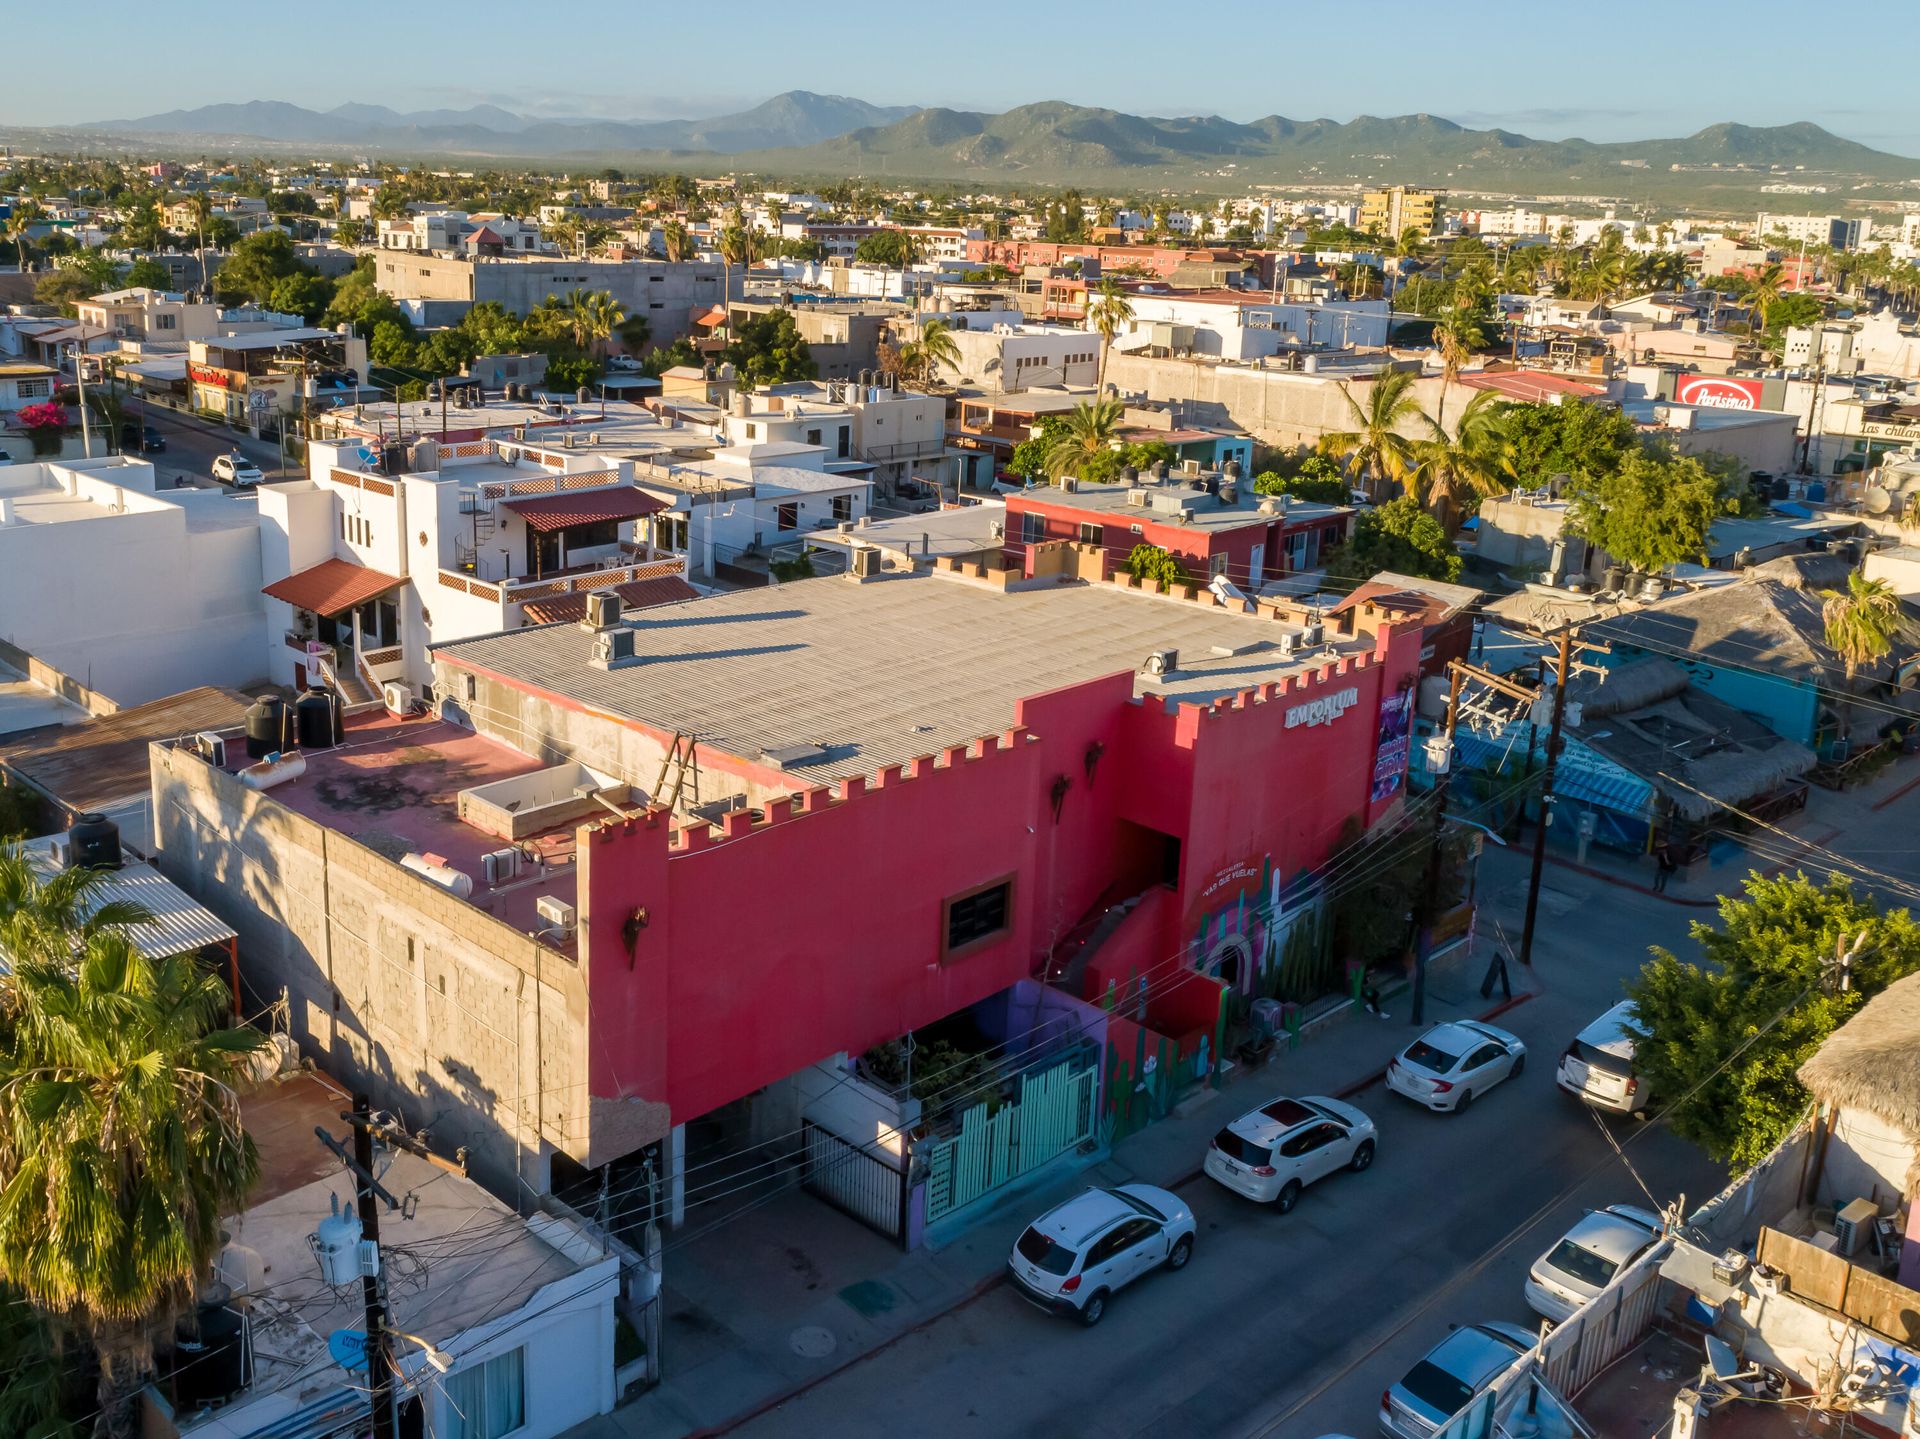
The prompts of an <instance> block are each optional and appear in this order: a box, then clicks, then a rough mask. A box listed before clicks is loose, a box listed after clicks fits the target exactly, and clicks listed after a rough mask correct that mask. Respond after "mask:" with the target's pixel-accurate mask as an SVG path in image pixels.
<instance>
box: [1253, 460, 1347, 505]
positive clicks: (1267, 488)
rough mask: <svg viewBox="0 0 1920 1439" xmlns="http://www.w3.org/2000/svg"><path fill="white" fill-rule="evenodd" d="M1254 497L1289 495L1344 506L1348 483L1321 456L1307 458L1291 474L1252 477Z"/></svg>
mask: <svg viewBox="0 0 1920 1439" xmlns="http://www.w3.org/2000/svg"><path fill="white" fill-rule="evenodd" d="M1253 492H1254V493H1255V494H1256V495H1292V496H1293V497H1294V498H1295V499H1296V500H1306V501H1308V502H1309V503H1311V504H1316V505H1344V504H1345V503H1346V502H1347V482H1346V479H1345V477H1344V476H1342V475H1341V473H1340V469H1339V467H1338V466H1337V465H1335V464H1334V463H1333V461H1332V460H1329V459H1328V458H1327V457H1326V456H1324V455H1308V456H1307V457H1306V458H1305V459H1304V460H1302V461H1301V462H1300V464H1299V465H1298V466H1297V467H1296V468H1295V469H1294V471H1293V473H1292V474H1291V475H1283V474H1281V473H1279V472H1278V471H1277V470H1263V471H1261V472H1260V473H1259V474H1258V475H1255V476H1254V478H1253Z"/></svg>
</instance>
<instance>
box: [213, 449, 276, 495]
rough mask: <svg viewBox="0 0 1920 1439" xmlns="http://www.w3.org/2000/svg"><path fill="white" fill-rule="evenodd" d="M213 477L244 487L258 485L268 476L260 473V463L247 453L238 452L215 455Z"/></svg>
mask: <svg viewBox="0 0 1920 1439" xmlns="http://www.w3.org/2000/svg"><path fill="white" fill-rule="evenodd" d="M213 477H214V478H215V479H216V480H224V481H225V482H226V483H227V484H230V485H239V486H241V487H242V488H245V487H246V486H249V485H257V484H259V483H260V482H261V480H263V479H265V478H266V477H265V476H264V475H262V474H261V473H260V467H259V466H258V465H256V464H255V463H254V462H253V461H252V460H250V459H248V458H247V457H246V456H245V455H242V454H239V453H237V452H236V453H234V454H231V455H215V456H214V458H213Z"/></svg>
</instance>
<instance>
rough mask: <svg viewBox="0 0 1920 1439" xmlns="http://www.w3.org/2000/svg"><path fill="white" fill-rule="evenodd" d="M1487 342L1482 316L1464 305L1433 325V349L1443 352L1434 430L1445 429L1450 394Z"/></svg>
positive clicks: (1447, 312)
mask: <svg viewBox="0 0 1920 1439" xmlns="http://www.w3.org/2000/svg"><path fill="white" fill-rule="evenodd" d="M1486 343H1487V331H1486V328H1485V326H1483V325H1482V324H1481V323H1480V316H1479V315H1478V314H1476V313H1475V312H1474V311H1473V310H1470V309H1468V308H1467V307H1466V306H1465V305H1454V306H1453V307H1452V308H1450V309H1448V310H1446V311H1445V312H1443V313H1442V314H1441V316H1440V318H1439V319H1437V320H1435V321H1434V322H1433V347H1434V348H1435V349H1436V350H1438V351H1439V352H1440V404H1439V406H1438V407H1437V409H1438V413H1437V414H1435V416H1434V428H1436V429H1442V430H1444V426H1445V424H1446V415H1447V391H1448V390H1450V389H1452V388H1453V383H1454V381H1455V380H1457V379H1459V378H1460V369H1461V367H1462V366H1463V365H1465V364H1466V363H1467V361H1468V360H1469V359H1471V358H1472V357H1473V352H1474V351H1475V350H1478V349H1480V348H1481V347H1483V346H1484V345H1485V344H1486Z"/></svg>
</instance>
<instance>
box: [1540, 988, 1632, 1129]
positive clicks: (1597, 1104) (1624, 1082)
mask: <svg viewBox="0 0 1920 1439" xmlns="http://www.w3.org/2000/svg"><path fill="white" fill-rule="evenodd" d="M1633 1022H1634V1019H1633V1001H1632V1000H1630V999H1623V1000H1621V1001H1620V1003H1618V1004H1616V1005H1615V1006H1614V1007H1613V1008H1612V1009H1610V1010H1608V1011H1607V1012H1606V1013H1605V1014H1603V1015H1601V1016H1600V1017H1599V1018H1598V1019H1596V1020H1594V1022H1593V1023H1592V1024H1589V1025H1588V1026H1587V1027H1586V1028H1585V1029H1583V1030H1581V1031H1580V1033H1579V1034H1577V1035H1575V1036H1574V1040H1573V1043H1572V1044H1569V1045H1568V1046H1567V1052H1566V1053H1565V1054H1563V1055H1561V1056H1560V1068H1559V1071H1558V1072H1557V1073H1556V1074H1555V1075H1554V1079H1555V1081H1556V1082H1557V1083H1558V1084H1559V1086H1560V1087H1561V1088H1562V1089H1564V1090H1566V1091H1567V1093H1569V1094H1571V1095H1574V1096H1576V1097H1577V1098H1580V1099H1583V1100H1585V1101H1586V1102H1587V1103H1588V1104H1591V1105H1592V1106H1593V1107H1594V1108H1595V1109H1607V1110H1611V1111H1612V1112H1613V1113H1615V1114H1642V1113H1644V1112H1645V1110H1646V1107H1647V1101H1648V1100H1649V1099H1650V1098H1651V1097H1652V1094H1651V1091H1650V1090H1649V1089H1648V1087H1647V1086H1646V1085H1644V1084H1642V1083H1641V1082H1640V1077H1639V1076H1638V1075H1637V1074H1635V1073H1634V1072H1633V1050H1634V1045H1635V1044H1636V1043H1637V1042H1638V1040H1639V1035H1638V1034H1637V1033H1636V1032H1635V1030H1634V1029H1633Z"/></svg>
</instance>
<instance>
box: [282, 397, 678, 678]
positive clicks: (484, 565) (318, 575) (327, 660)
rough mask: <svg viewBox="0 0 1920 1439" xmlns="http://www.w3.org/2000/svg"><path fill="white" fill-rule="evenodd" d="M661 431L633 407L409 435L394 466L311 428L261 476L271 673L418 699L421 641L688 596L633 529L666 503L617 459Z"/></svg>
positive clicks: (645, 448) (673, 565) (626, 461)
mask: <svg viewBox="0 0 1920 1439" xmlns="http://www.w3.org/2000/svg"><path fill="white" fill-rule="evenodd" d="M642 432H645V433H642ZM665 433H669V432H667V431H666V429H665V427H664V426H662V425H660V424H659V423H658V422H656V421H653V420H652V418H651V416H645V417H642V416H641V414H640V413H639V412H635V413H634V416H633V418H631V419H625V420H622V421H619V422H616V423H615V424H613V425H610V426H609V428H608V429H607V430H606V431H605V432H601V431H597V430H596V431H586V430H584V428H581V429H578V430H576V429H575V428H572V427H568V428H560V427H555V428H554V429H552V430H550V431H549V432H548V433H547V435H545V436H544V437H540V438H528V439H515V438H513V437H512V436H511V435H509V436H506V437H500V438H495V437H492V436H485V437H482V438H477V439H469V440H462V441H459V442H457V443H451V444H441V443H438V442H436V441H434V440H431V439H421V440H416V441H414V443H413V444H412V445H411V447H410V448H409V455H410V459H409V461H408V462H407V465H406V467H405V468H404V469H401V470H399V471H397V472H394V473H379V472H376V471H375V469H374V465H375V464H376V462H377V458H378V453H379V452H378V451H377V450H375V449H373V448H370V447H365V446H363V445H361V444H360V443H359V442H358V441H356V440H353V439H342V440H315V441H313V442H312V443H310V444H309V446H308V478H306V479H304V480H297V481H293V482H291V483H289V484H283V485H271V486H267V487H265V488H263V489H262V490H261V491H260V519H259V539H258V546H259V564H260V570H261V575H262V577H263V583H264V591H263V593H264V594H265V595H266V597H267V605H266V631H265V638H264V642H263V643H264V651H265V656H266V667H267V671H268V673H269V674H270V676H271V678H272V679H273V680H274V681H276V682H277V683H280V684H290V685H296V686H300V685H306V684H310V683H327V684H330V685H332V686H333V687H334V688H336V689H338V690H339V691H340V693H341V694H342V696H343V697H344V698H345V699H346V700H347V701H348V702H349V703H350V704H357V703H370V702H372V701H374V700H377V699H378V698H379V696H380V690H381V687H382V686H383V685H385V684H386V683H388V682H389V681H393V682H398V683H400V684H403V685H406V686H408V687H409V688H411V689H413V690H414V692H415V693H416V694H417V695H420V696H422V697H424V695H425V687H426V685H427V683H428V680H429V679H430V677H431V668H430V665H429V662H428V657H427V646H428V645H430V644H434V643H440V642H444V641H447V640H455V639H465V638H468V637H470V636H472V635H481V634H492V633H495V632H497V631H501V630H511V629H519V628H521V627H522V626H524V625H529V624H543V623H550V622H552V621H553V620H555V619H561V618H566V617H568V615H569V614H570V613H571V612H572V611H573V610H576V609H577V610H580V611H584V610H585V607H586V601H585V596H586V595H587V593H588V592H589V591H592V590H597V589H613V588H619V587H621V586H640V587H641V588H639V589H635V590H633V591H631V592H630V593H627V594H623V600H625V601H626V602H628V603H630V604H634V605H636V606H637V605H639V604H641V603H646V602H657V600H658V599H661V598H664V599H684V598H687V597H688V596H689V595H690V594H691V593H692V591H691V590H689V589H687V588H686V586H685V583H684V580H683V579H682V578H681V577H682V576H683V574H684V571H685V564H684V562H683V560H682V559H681V558H680V557H679V556H677V555H671V554H662V553H659V552H657V551H655V550H653V549H652V548H650V547H649V546H647V545H645V544H642V543H639V542H638V541H637V539H636V532H635V522H636V521H638V520H639V519H641V518H642V517H644V516H646V515H650V514H653V513H655V512H656V511H659V510H661V509H663V508H664V505H663V504H662V502H661V501H659V500H658V499H656V498H655V497H653V496H652V495H650V494H648V493H646V492H644V491H642V490H640V489H638V488H636V487H635V484H634V463H635V462H634V460H633V458H632V456H633V455H636V454H637V455H648V454H651V453H654V452H656V451H657V450H660V449H663V448H664V447H662V446H659V445H656V444H655V443H653V442H652V441H651V436H652V435H653V434H665ZM616 450H625V451H626V453H625V454H621V453H616ZM669 581H670V582H673V583H671V584H662V583H656V582H669ZM663 590H664V593H662V591H663Z"/></svg>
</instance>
